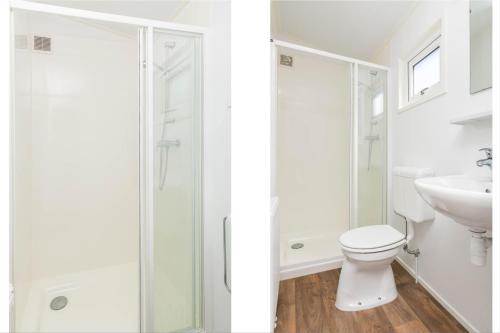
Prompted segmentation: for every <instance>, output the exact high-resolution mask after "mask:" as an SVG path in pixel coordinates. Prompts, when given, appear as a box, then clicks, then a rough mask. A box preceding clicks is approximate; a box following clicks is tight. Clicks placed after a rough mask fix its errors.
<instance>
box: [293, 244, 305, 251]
mask: <svg viewBox="0 0 500 333" xmlns="http://www.w3.org/2000/svg"><path fill="white" fill-rule="evenodd" d="M303 247H304V244H303V243H294V244H292V246H291V248H292V249H294V250H298V249H301V248H303Z"/></svg>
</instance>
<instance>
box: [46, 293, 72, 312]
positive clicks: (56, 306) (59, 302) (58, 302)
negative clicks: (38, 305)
mask: <svg viewBox="0 0 500 333" xmlns="http://www.w3.org/2000/svg"><path fill="white" fill-rule="evenodd" d="M66 304H68V299H67V298H66V296H57V297H56V298H54V299H53V300H52V301H51V302H50V308H51V309H52V310H55V311H57V310H61V309H64V307H65V306H66Z"/></svg>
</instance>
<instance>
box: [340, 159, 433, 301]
mask: <svg viewBox="0 0 500 333" xmlns="http://www.w3.org/2000/svg"><path fill="white" fill-rule="evenodd" d="M433 174H434V173H433V171H432V170H430V169H422V168H408V167H395V168H394V169H393V181H392V185H393V189H392V197H393V207H394V211H395V212H396V214H397V215H399V216H403V217H404V220H405V221H406V223H407V224H406V230H407V232H406V233H405V234H403V233H401V232H399V231H397V230H396V229H394V228H393V227H392V226H390V225H386V224H382V225H372V226H367V227H360V228H355V229H352V230H349V231H347V232H345V233H343V234H342V235H341V236H340V239H339V242H340V246H341V248H342V252H343V253H344V256H345V260H344V263H343V265H342V270H341V272H340V280H339V285H338V288H337V299H336V302H335V306H336V307H337V308H338V309H340V310H343V311H358V310H364V309H369V308H373V307H376V306H379V305H383V304H386V303H389V302H391V301H393V300H394V299H396V297H398V292H397V290H396V283H395V282H394V274H393V273H392V268H391V263H392V262H393V260H394V259H395V258H396V255H397V254H398V252H399V251H400V250H401V248H402V247H403V246H404V245H405V244H406V243H407V242H410V241H411V239H412V238H413V223H421V222H428V221H432V220H433V219H434V211H433V210H432V208H430V207H429V206H428V205H427V204H426V203H425V202H424V201H423V200H422V198H421V197H420V195H419V194H418V193H417V191H416V189H415V184H414V182H415V179H418V178H421V177H429V176H431V175H433Z"/></svg>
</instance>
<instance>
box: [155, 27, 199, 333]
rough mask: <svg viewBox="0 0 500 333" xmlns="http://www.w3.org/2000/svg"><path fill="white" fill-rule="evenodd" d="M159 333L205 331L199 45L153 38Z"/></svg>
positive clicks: (181, 38) (190, 38)
mask: <svg viewBox="0 0 500 333" xmlns="http://www.w3.org/2000/svg"><path fill="white" fill-rule="evenodd" d="M153 43H154V44H153V47H154V54H153V59H154V64H153V67H154V68H153V71H154V86H153V91H154V110H153V112H154V124H153V131H154V134H153V135H154V140H155V141H154V143H153V144H154V147H153V149H154V169H155V171H154V222H153V224H154V225H153V228H154V231H153V234H154V236H153V237H154V250H153V251H154V254H153V258H154V263H153V270H154V277H153V279H154V287H153V293H152V297H153V298H154V300H153V307H154V310H153V311H154V313H153V318H154V319H153V321H154V324H153V329H154V331H155V332H174V331H175V332H177V331H183V330H192V329H196V328H200V327H201V325H202V318H201V304H202V299H201V297H202V292H201V281H202V276H201V265H202V256H201V185H200V181H201V163H200V157H201V47H200V46H201V39H200V37H198V36H194V35H188V34H179V33H170V32H165V31H160V30H155V31H154V40H153Z"/></svg>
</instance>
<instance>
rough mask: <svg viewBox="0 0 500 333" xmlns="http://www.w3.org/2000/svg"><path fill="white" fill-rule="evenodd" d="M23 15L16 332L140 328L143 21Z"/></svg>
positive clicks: (18, 35)
mask: <svg viewBox="0 0 500 333" xmlns="http://www.w3.org/2000/svg"><path fill="white" fill-rule="evenodd" d="M14 25H15V28H14V34H15V40H16V44H15V50H14V60H15V61H14V62H15V68H14V76H15V77H14V80H15V84H14V99H15V109H14V118H13V119H14V124H13V127H14V135H15V137H14V142H13V149H14V164H15V176H14V203H15V207H14V216H15V220H14V239H13V242H14V243H13V246H14V251H13V253H14V257H13V261H14V272H13V275H14V276H13V279H14V287H15V330H16V331H17V332H41V331H43V332H137V331H138V330H139V108H138V105H139V91H138V84H137V82H138V66H137V64H138V52H137V45H138V44H137V28H134V27H131V26H129V25H119V24H107V23H103V22H97V21H92V20H87V19H76V18H69V17H64V16H59V15H52V14H43V13H36V12H26V11H20V10H15V11H14ZM34 36H38V37H39V38H35V37H34ZM35 39H36V40H35ZM48 39H50V43H49V40H48Z"/></svg>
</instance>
